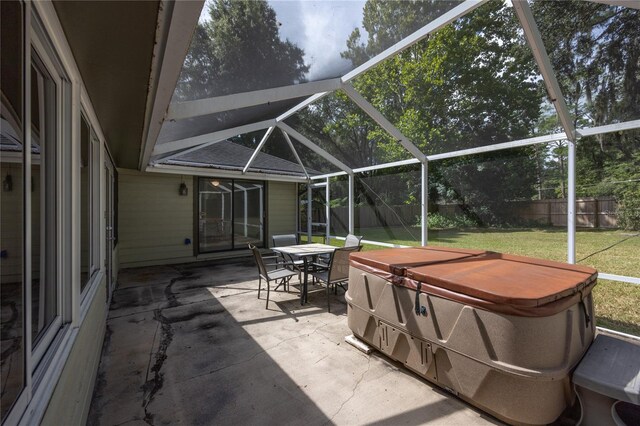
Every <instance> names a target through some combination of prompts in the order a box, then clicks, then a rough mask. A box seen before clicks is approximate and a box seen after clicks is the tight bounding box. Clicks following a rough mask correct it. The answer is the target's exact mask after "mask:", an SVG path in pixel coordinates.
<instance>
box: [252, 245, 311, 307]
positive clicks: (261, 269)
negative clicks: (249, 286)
mask: <svg viewBox="0 0 640 426" xmlns="http://www.w3.org/2000/svg"><path fill="white" fill-rule="evenodd" d="M249 249H251V251H252V252H253V257H254V259H255V261H256V264H257V265H258V299H260V291H261V290H262V279H264V280H265V281H266V282H267V304H266V308H268V307H269V291H270V287H269V283H270V282H271V281H275V282H276V283H277V284H278V285H277V286H276V288H274V289H273V290H274V291H276V290H278V288H280V286H284V289H285V291H287V292H288V291H289V281H291V277H293V276H295V275H298V273H297V272H295V271H292V270H291V269H287V268H278V269H274V270H273V271H269V270H267V266H266V265H265V264H264V260H263V259H262V254H261V253H260V250H258V248H257V247H256V246H254V245H253V244H249ZM298 276H299V275H298Z"/></svg>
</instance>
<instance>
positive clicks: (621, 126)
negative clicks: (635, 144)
mask: <svg viewBox="0 0 640 426" xmlns="http://www.w3.org/2000/svg"><path fill="white" fill-rule="evenodd" d="M638 128H640V120H633V121H625V122H623V123H615V124H607V125H606V126H597V127H587V128H583V129H577V130H576V133H577V134H578V136H581V137H586V136H593V135H601V134H604V133H614V132H622V131H625V130H633V129H638Z"/></svg>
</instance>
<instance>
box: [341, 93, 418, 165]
mask: <svg viewBox="0 0 640 426" xmlns="http://www.w3.org/2000/svg"><path fill="white" fill-rule="evenodd" d="M342 90H343V91H344V92H345V93H346V94H347V96H348V97H349V99H351V100H352V101H353V102H354V103H355V104H356V105H358V106H359V107H360V108H361V109H362V110H363V111H364V112H365V113H366V114H367V115H368V116H369V117H371V118H372V119H373V121H375V122H376V123H378V124H379V125H380V127H382V128H383V129H384V130H385V131H386V132H387V133H389V134H390V135H391V137H393V138H394V139H396V140H397V141H398V142H400V144H401V145H402V146H403V147H404V149H406V150H407V151H409V152H410V153H411V155H413V156H414V157H415V158H417V159H419V160H421V161H422V160H424V158H425V155H424V154H423V153H422V151H420V150H419V149H418V147H417V146H415V145H414V144H413V142H411V141H410V140H409V138H407V137H406V136H405V135H403V134H402V132H401V131H400V130H398V128H397V127H396V126H394V125H393V124H392V123H391V122H390V121H389V120H387V118H386V117H385V116H384V115H382V113H381V112H380V111H378V110H377V109H376V108H375V107H374V106H373V105H371V104H370V103H369V101H367V100H366V99H365V98H364V96H362V95H361V94H360V93H359V92H358V91H357V90H356V89H355V88H354V87H353V85H351V83H346V84H345V85H344V86H343V87H342Z"/></svg>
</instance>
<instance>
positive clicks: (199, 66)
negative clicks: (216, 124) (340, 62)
mask: <svg viewBox="0 0 640 426" xmlns="http://www.w3.org/2000/svg"><path fill="white" fill-rule="evenodd" d="M207 4H208V7H209V16H210V20H208V21H206V22H204V23H202V24H198V25H197V27H196V30H195V32H194V36H193V39H192V43H191V46H190V48H189V52H188V53H187V57H186V59H185V63H184V66H183V70H182V73H181V75H180V79H179V80H178V86H177V89H176V96H177V98H178V99H179V100H186V99H200V98H207V97H213V96H220V95H226V94H231V93H239V92H246V91H250V90H258V89H265V88H270V87H277V86H286V85H290V84H294V83H297V82H301V81H304V76H305V74H306V73H307V72H308V71H309V67H308V66H307V65H305V63H304V60H303V56H304V52H303V51H302V49H300V48H299V47H297V46H296V45H294V44H293V43H291V42H290V41H289V40H285V41H283V40H281V39H280V35H279V30H278V22H277V20H276V14H275V11H274V10H273V9H272V8H271V6H269V5H268V4H267V2H266V1H264V0H257V1H233V0H213V1H212V2H211V3H207Z"/></svg>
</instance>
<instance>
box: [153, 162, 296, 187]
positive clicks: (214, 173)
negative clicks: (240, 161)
mask: <svg viewBox="0 0 640 426" xmlns="http://www.w3.org/2000/svg"><path fill="white" fill-rule="evenodd" d="M145 171H146V172H153V173H169V174H176V175H188V176H204V177H217V178H231V179H233V178H242V179H256V180H267V181H276V182H299V183H307V178H305V177H304V176H289V175H279V174H275V173H273V174H272V173H254V172H247V173H246V174H244V175H243V174H242V171H241V170H237V171H236V170H222V169H216V168H212V167H193V166H186V165H185V166H182V165H177V164H155V165H151V166H149V167H147V168H146V169H145Z"/></svg>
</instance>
